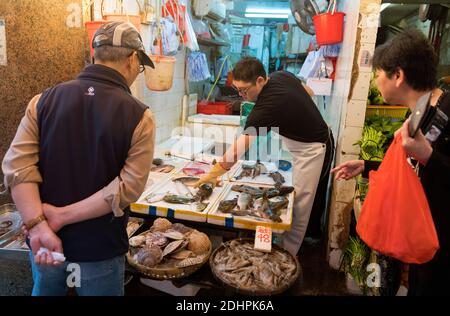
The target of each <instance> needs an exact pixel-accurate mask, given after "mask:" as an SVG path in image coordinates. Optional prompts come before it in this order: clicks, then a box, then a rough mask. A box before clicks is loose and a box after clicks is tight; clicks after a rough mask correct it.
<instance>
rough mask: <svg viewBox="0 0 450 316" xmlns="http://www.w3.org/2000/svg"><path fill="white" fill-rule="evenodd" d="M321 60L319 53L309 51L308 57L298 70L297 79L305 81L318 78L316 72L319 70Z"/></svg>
mask: <svg viewBox="0 0 450 316" xmlns="http://www.w3.org/2000/svg"><path fill="white" fill-rule="evenodd" d="M322 60H323V56H321V51H320V50H319V51H311V52H309V53H308V56H307V57H306V59H305V62H304V63H303V66H302V69H300V73H299V74H298V77H300V79H302V80H305V81H306V80H307V79H308V78H314V77H316V78H317V77H318V75H317V74H318V72H319V69H320V62H321V61H322Z"/></svg>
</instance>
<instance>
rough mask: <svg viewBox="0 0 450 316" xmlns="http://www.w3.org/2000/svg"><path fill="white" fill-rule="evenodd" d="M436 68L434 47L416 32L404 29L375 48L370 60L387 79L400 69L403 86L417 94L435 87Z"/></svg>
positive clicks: (421, 34)
mask: <svg viewBox="0 0 450 316" xmlns="http://www.w3.org/2000/svg"><path fill="white" fill-rule="evenodd" d="M437 65H438V58H437V55H436V53H435V51H434V48H433V46H431V43H430V42H429V40H428V39H427V38H426V37H425V35H424V34H423V33H422V32H420V31H419V30H417V29H407V30H405V31H404V32H402V33H400V34H399V35H397V36H396V37H395V38H393V39H392V40H391V41H390V42H388V43H386V44H383V45H381V46H378V47H377V48H376V50H375V54H374V57H373V67H374V69H381V70H384V71H385V72H386V74H387V76H388V78H391V77H392V76H393V75H394V74H395V73H396V72H397V71H398V70H399V69H402V70H403V72H404V73H405V77H406V83H407V84H408V85H409V86H411V87H412V88H413V89H414V90H417V91H428V90H431V89H433V88H435V87H436V83H437Z"/></svg>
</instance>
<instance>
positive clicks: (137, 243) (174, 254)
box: [130, 218, 211, 268]
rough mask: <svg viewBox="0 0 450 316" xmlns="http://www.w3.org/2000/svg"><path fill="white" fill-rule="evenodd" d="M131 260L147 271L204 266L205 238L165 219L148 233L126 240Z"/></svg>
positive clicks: (207, 245)
mask: <svg viewBox="0 0 450 316" xmlns="http://www.w3.org/2000/svg"><path fill="white" fill-rule="evenodd" d="M130 246H131V250H130V252H131V255H132V256H131V258H132V260H133V261H134V262H135V263H137V264H139V265H142V266H144V267H147V268H158V267H161V268H185V267H189V266H194V265H198V264H201V263H204V262H205V260H207V258H208V257H209V254H210V252H211V241H210V240H209V237H208V236H207V235H206V234H204V233H202V232H199V231H198V230H195V229H192V228H190V227H187V226H185V225H183V224H179V223H176V224H172V223H171V222H170V221H169V220H167V219H165V218H158V219H156V220H155V221H154V223H153V226H152V227H151V228H150V230H148V231H146V232H144V233H142V234H140V235H138V236H135V237H132V238H130Z"/></svg>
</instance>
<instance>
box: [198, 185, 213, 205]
mask: <svg viewBox="0 0 450 316" xmlns="http://www.w3.org/2000/svg"><path fill="white" fill-rule="evenodd" d="M212 193H213V186H212V184H211V183H203V184H202V185H200V187H199V188H198V191H197V194H196V195H195V197H194V199H195V200H196V201H198V202H203V200H206V199H207V198H209V197H210V196H211V194H212Z"/></svg>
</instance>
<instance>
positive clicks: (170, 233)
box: [162, 230, 184, 240]
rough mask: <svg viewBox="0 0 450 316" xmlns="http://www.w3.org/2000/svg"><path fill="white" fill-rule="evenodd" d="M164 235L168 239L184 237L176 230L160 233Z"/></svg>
mask: <svg viewBox="0 0 450 316" xmlns="http://www.w3.org/2000/svg"><path fill="white" fill-rule="evenodd" d="M162 234H163V235H164V237H167V238H169V239H173V240H181V239H184V235H183V234H182V233H180V232H177V231H176V230H171V231H166V232H165V233H162Z"/></svg>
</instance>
